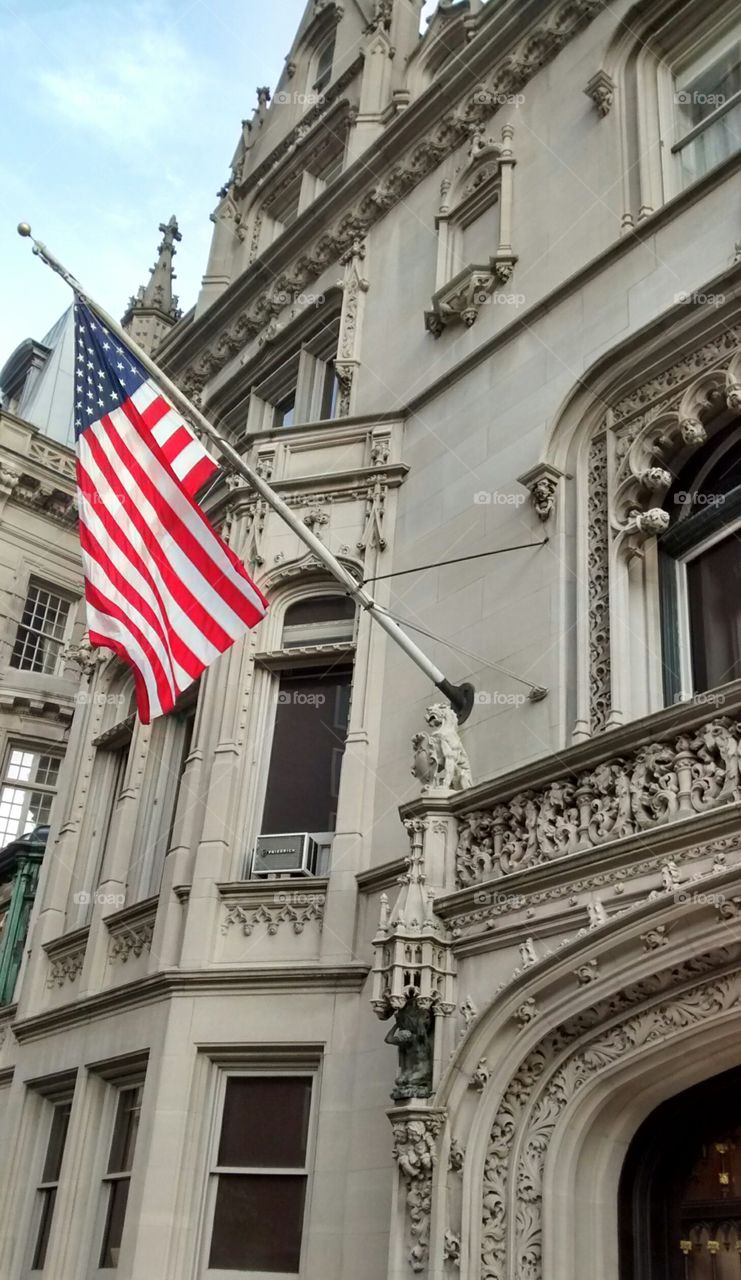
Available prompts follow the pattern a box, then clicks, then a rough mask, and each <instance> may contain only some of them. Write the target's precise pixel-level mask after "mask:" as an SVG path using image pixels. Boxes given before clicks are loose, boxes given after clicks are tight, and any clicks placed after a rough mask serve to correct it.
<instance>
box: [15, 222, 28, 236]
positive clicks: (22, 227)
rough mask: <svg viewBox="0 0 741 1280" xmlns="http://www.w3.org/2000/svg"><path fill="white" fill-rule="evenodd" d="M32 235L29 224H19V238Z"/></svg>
mask: <svg viewBox="0 0 741 1280" xmlns="http://www.w3.org/2000/svg"><path fill="white" fill-rule="evenodd" d="M30 234H31V228H30V226H29V224H28V223H27V222H19V223H18V235H19V236H30Z"/></svg>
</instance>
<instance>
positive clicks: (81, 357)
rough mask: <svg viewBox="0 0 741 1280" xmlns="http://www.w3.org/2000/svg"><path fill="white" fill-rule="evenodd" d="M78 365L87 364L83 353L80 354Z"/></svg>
mask: <svg viewBox="0 0 741 1280" xmlns="http://www.w3.org/2000/svg"><path fill="white" fill-rule="evenodd" d="M77 363H78V364H84V363H85V357H84V355H83V354H82V352H80V354H79V356H78V357H77Z"/></svg>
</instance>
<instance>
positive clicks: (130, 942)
mask: <svg viewBox="0 0 741 1280" xmlns="http://www.w3.org/2000/svg"><path fill="white" fill-rule="evenodd" d="M153 937H154V920H143V921H142V922H141V923H140V924H133V925H128V926H127V927H126V928H124V929H121V930H120V932H118V931H117V932H116V933H114V934H112V935H111V943H110V947H109V949H108V963H109V964H116V963H117V962H119V961H120V963H121V964H126V963H127V961H128V960H130V959H131V958H132V956H133V958H134V959H138V958H139V956H141V955H143V954H144V952H145V951H151V950H152V938H153Z"/></svg>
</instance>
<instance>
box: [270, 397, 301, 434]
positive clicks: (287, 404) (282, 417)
mask: <svg viewBox="0 0 741 1280" xmlns="http://www.w3.org/2000/svg"><path fill="white" fill-rule="evenodd" d="M295 418H296V392H295V391H291V392H289V394H288V395H287V396H284V398H283V399H282V400H281V401H280V402H279V403H278V404H277V405H276V406H275V411H274V413H273V426H274V427H292V426H293V424H294V421H295Z"/></svg>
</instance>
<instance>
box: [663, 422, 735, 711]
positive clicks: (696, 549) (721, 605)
mask: <svg viewBox="0 0 741 1280" xmlns="http://www.w3.org/2000/svg"><path fill="white" fill-rule="evenodd" d="M666 506H667V509H668V511H669V513H670V517H671V523H670V526H669V529H668V530H667V532H666V533H665V534H664V535H663V536H662V538H661V539H660V542H659V547H660V552H661V582H662V603H663V633H664V634H663V664H664V672H665V686H666V695H667V701H668V702H674V701H679V700H682V699H684V698H688V697H690V696H691V695H692V694H693V693H701V692H705V691H706V690H708V689H712V688H715V687H716V686H718V685H722V684H727V683H728V682H729V681H731V680H737V679H741V429H740V428H739V427H737V426H734V425H732V424H731V425H730V426H728V427H725V429H723V428H721V430H719V431H718V432H716V433H715V434H714V435H713V437H712V439H711V440H710V441H709V442H708V443H707V444H706V445H705V446H703V448H702V449H701V450H698V451H697V453H696V454H695V455H694V457H693V458H692V460H691V462H689V463H688V464H687V466H686V467H685V468H684V470H683V471H682V472H681V473H680V475H679V478H678V479H677V481H676V483H675V484H674V485H673V487H672V489H671V491H670V493H669V495H668V498H667V503H666Z"/></svg>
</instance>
